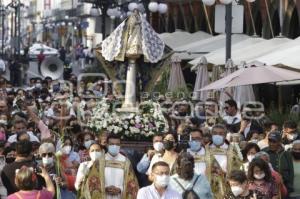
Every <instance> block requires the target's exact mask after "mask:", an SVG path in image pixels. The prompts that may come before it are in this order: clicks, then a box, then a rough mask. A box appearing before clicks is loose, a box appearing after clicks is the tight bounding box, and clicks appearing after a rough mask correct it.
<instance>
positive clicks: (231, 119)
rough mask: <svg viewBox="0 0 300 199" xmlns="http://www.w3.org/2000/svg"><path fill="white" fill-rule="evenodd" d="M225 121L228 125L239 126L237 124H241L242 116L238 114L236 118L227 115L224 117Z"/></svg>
mask: <svg viewBox="0 0 300 199" xmlns="http://www.w3.org/2000/svg"><path fill="white" fill-rule="evenodd" d="M235 118H236V119H235ZM223 120H225V122H226V124H237V123H239V122H241V114H240V113H236V114H235V115H234V116H230V115H225V116H224V117H223Z"/></svg>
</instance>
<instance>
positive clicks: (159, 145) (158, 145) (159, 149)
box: [153, 142, 164, 151]
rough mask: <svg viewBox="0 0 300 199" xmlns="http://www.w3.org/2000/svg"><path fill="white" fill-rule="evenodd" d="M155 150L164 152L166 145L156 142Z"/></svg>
mask: <svg viewBox="0 0 300 199" xmlns="http://www.w3.org/2000/svg"><path fill="white" fill-rule="evenodd" d="M153 148H154V150H155V151H162V150H163V149H164V144H163V143H162V142H155V143H154V144H153Z"/></svg>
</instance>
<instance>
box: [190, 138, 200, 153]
mask: <svg viewBox="0 0 300 199" xmlns="http://www.w3.org/2000/svg"><path fill="white" fill-rule="evenodd" d="M189 145H190V149H191V151H193V152H197V151H199V150H200V149H201V142H199V141H196V140H192V141H190V142H189Z"/></svg>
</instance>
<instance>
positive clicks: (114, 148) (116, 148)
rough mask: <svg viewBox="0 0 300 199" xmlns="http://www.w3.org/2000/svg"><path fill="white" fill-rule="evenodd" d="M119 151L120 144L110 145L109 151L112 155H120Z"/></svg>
mask: <svg viewBox="0 0 300 199" xmlns="http://www.w3.org/2000/svg"><path fill="white" fill-rule="evenodd" d="M119 152H120V146H118V145H108V153H110V155H112V156H116V155H118V153H119Z"/></svg>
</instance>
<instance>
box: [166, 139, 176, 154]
mask: <svg viewBox="0 0 300 199" xmlns="http://www.w3.org/2000/svg"><path fill="white" fill-rule="evenodd" d="M164 147H165V149H166V150H167V151H170V150H171V149H173V148H174V142H173V141H170V140H167V141H164Z"/></svg>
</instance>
